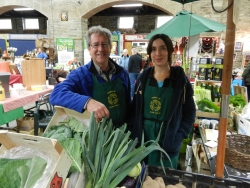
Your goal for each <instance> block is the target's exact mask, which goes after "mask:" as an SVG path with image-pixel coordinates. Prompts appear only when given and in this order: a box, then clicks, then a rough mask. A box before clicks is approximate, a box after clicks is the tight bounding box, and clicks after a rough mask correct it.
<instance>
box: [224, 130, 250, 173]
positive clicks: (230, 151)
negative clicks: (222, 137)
mask: <svg viewBox="0 0 250 188" xmlns="http://www.w3.org/2000/svg"><path fill="white" fill-rule="evenodd" d="M249 145H250V137H249V136H247V135H241V134H233V135H227V138H226V154H225V163H227V164H229V165H231V166H233V167H234V168H236V169H240V170H246V171H249V170H250V147H249Z"/></svg>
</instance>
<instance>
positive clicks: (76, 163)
mask: <svg viewBox="0 0 250 188" xmlns="http://www.w3.org/2000/svg"><path fill="white" fill-rule="evenodd" d="M60 143H61V145H62V147H63V148H64V149H65V150H66V152H67V153H68V154H69V156H70V157H71V159H72V161H73V162H72V165H71V167H70V169H69V172H76V171H78V172H81V169H82V161H81V153H82V147H81V145H80V142H79V141H78V140H76V139H74V138H67V139H65V140H64V141H62V142H60Z"/></svg>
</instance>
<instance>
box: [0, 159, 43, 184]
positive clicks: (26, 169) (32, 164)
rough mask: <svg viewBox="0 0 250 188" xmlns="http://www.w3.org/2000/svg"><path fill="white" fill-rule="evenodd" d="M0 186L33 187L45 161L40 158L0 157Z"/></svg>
mask: <svg viewBox="0 0 250 188" xmlns="http://www.w3.org/2000/svg"><path fill="white" fill-rule="evenodd" d="M3 163H5V164H4V165H1V166H0V180H1V181H0V188H5V187H11V188H24V187H33V186H34V185H35V183H36V182H37V180H38V179H39V178H40V177H41V176H42V174H43V172H44V169H45V167H46V165H47V162H46V161H45V160H44V159H42V158H40V157H34V158H31V159H5V158H3V159H0V164H3Z"/></svg>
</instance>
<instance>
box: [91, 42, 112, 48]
mask: <svg viewBox="0 0 250 188" xmlns="http://www.w3.org/2000/svg"><path fill="white" fill-rule="evenodd" d="M90 46H92V47H93V48H94V49H98V48H99V46H101V47H102V48H108V47H109V44H108V43H101V44H98V43H96V44H90Z"/></svg>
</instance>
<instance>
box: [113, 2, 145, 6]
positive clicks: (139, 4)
mask: <svg viewBox="0 0 250 188" xmlns="http://www.w3.org/2000/svg"><path fill="white" fill-rule="evenodd" d="M141 6H142V4H141V3H138V4H122V5H114V6H112V7H141Z"/></svg>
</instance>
